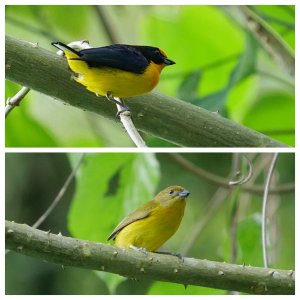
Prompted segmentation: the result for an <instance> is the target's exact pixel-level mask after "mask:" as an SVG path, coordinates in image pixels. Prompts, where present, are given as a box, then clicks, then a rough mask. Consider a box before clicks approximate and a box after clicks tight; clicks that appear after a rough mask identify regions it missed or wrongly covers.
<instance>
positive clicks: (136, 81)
mask: <svg viewBox="0 0 300 300" xmlns="http://www.w3.org/2000/svg"><path fill="white" fill-rule="evenodd" d="M65 54H66V57H67V59H68V64H69V67H70V68H71V70H72V71H73V72H75V73H76V74H77V76H78V77H77V78H75V80H76V81H77V82H78V83H80V84H82V85H84V86H85V87H86V88H87V89H88V90H89V91H91V92H93V93H95V94H98V95H101V96H106V94H107V92H111V94H112V96H114V97H120V98H124V97H131V96H137V95H142V94H146V93H148V92H150V91H151V90H152V89H153V88H154V87H155V86H156V85H157V83H158V81H159V76H160V72H161V70H162V66H160V65H156V64H154V63H153V62H151V63H150V65H149V67H148V68H147V69H146V71H145V72H144V73H143V74H135V73H131V72H127V71H122V70H118V69H114V68H108V67H97V68H95V67H89V66H88V65H87V63H85V62H83V61H80V60H72V59H70V58H74V57H77V56H76V55H75V54H73V53H72V52H69V51H66V52H65Z"/></svg>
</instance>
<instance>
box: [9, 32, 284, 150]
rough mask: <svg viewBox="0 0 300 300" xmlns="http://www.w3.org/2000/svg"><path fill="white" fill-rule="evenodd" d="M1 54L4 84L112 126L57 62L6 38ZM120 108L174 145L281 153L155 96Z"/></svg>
mask: <svg viewBox="0 0 300 300" xmlns="http://www.w3.org/2000/svg"><path fill="white" fill-rule="evenodd" d="M34 45H35V44H34ZM5 48H6V53H5V54H6V55H5V57H6V63H5V67H6V78H7V79H9V80H11V81H14V82H17V83H19V84H21V85H25V86H27V87H29V88H32V89H35V90H37V91H39V92H41V93H44V94H47V95H49V96H51V97H53V98H56V99H58V100H61V101H63V102H65V103H68V104H70V105H72V106H75V107H79V108H81V109H83V110H88V111H91V112H94V113H97V114H100V115H102V116H105V117H108V118H110V119H113V120H115V121H116V122H118V120H117V118H116V116H115V114H116V112H115V111H114V109H115V107H114V106H112V105H111V103H109V102H108V101H107V100H106V99H105V98H104V97H96V96H95V95H94V94H92V93H90V92H88V91H87V90H86V89H85V88H84V87H83V86H81V85H79V84H78V83H76V82H75V81H74V80H71V72H70V71H69V70H68V66H67V63H66V61H65V60H64V59H62V58H61V57H57V56H56V55H55V54H54V53H51V52H49V51H47V50H45V49H41V48H39V47H36V46H33V44H31V43H28V42H26V41H20V40H18V39H16V38H13V37H10V36H6V47H5ZM126 102H127V103H129V106H130V108H131V112H132V118H133V121H134V124H135V125H136V127H137V128H138V129H139V130H141V131H144V132H146V133H149V134H152V135H155V136H157V137H159V138H162V139H165V140H168V141H170V142H172V143H175V144H177V145H181V146H186V147H201V146H204V147H286V145H284V144H282V143H280V142H278V141H275V140H273V139H271V138H269V137H268V136H265V135H263V134H261V133H259V132H257V131H254V130H251V129H248V128H246V127H244V126H241V125H239V124H237V123H235V122H233V121H231V120H228V119H226V118H223V117H221V116H220V115H218V114H215V113H212V112H209V111H207V110H205V109H202V108H199V107H197V106H195V105H191V104H189V103H186V102H183V101H180V100H178V99H175V98H172V97H168V96H165V95H162V94H159V93H150V94H148V95H144V96H139V97H132V98H130V99H129V100H127V101H126Z"/></svg>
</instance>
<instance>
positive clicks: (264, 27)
mask: <svg viewBox="0 0 300 300" xmlns="http://www.w3.org/2000/svg"><path fill="white" fill-rule="evenodd" d="M238 8H239V11H240V12H241V13H242V15H243V16H244V17H245V19H246V23H247V25H248V28H249V30H251V31H252V32H253V34H254V35H255V36H256V38H257V40H258V41H259V42H260V44H261V45H262V46H263V47H264V48H265V50H266V51H267V52H268V53H269V54H270V55H271V56H273V57H274V58H275V60H276V61H277V62H278V63H279V64H280V66H281V67H283V68H284V69H285V70H286V72H287V73H288V74H289V75H290V76H291V77H292V78H295V54H294V51H293V50H292V49H291V48H290V46H289V45H288V44H287V43H286V42H285V41H284V39H283V38H282V37H281V36H280V35H279V34H278V33H277V32H275V30H273V29H272V27H271V26H270V25H269V24H268V23H267V22H265V21H264V20H263V19H262V18H261V17H260V16H259V15H258V14H257V13H256V12H255V11H254V10H253V9H252V8H251V6H247V5H240V6H238Z"/></svg>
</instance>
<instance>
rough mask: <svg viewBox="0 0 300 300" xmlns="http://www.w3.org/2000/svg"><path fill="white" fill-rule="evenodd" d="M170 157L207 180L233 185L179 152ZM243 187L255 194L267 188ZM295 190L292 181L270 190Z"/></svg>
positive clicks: (277, 191)
mask: <svg viewBox="0 0 300 300" xmlns="http://www.w3.org/2000/svg"><path fill="white" fill-rule="evenodd" d="M168 155H169V157H171V158H172V159H174V160H175V161H176V162H177V163H178V164H179V165H180V166H181V167H183V168H184V169H186V170H188V171H189V172H191V173H193V174H195V175H196V176H199V177H201V178H204V179H206V180H207V181H209V182H211V183H213V184H215V185H218V186H222V187H224V188H226V189H232V186H231V185H230V184H229V180H228V179H227V178H224V177H221V176H218V175H215V174H213V173H210V172H208V171H206V170H204V169H202V168H200V167H198V166H197V165H195V164H193V163H192V162H191V161H189V160H187V159H186V158H184V157H183V156H182V155H180V154H178V153H169V154H168ZM241 188H242V189H243V191H244V192H248V193H255V194H263V193H264V190H265V186H264V185H249V184H245V185H242V186H241ZM294 192H295V184H294V183H292V182H289V183H283V184H282V185H279V186H276V187H272V188H270V190H269V193H270V194H277V193H294Z"/></svg>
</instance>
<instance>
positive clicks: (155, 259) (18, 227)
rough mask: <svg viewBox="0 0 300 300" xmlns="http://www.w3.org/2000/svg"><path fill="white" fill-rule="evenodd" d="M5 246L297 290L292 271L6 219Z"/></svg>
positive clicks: (222, 284)
mask: <svg viewBox="0 0 300 300" xmlns="http://www.w3.org/2000/svg"><path fill="white" fill-rule="evenodd" d="M5 236H6V237H5V241H6V247H7V248H9V249H11V250H13V251H16V252H19V253H20V254H24V255H28V256H33V257H38V258H41V259H43V260H47V261H49V262H53V263H57V264H62V265H65V266H74V267H81V268H86V269H92V270H99V271H105V272H110V273H116V274H119V275H122V276H126V277H129V278H150V279H153V280H160V281H168V282H175V283H181V284H184V285H200V286H207V287H212V288H217V289H225V290H235V291H240V292H245V293H251V294H281V295H282V294H294V293H295V276H294V272H293V271H284V270H275V269H264V268H257V267H250V266H249V267H246V266H242V265H241V266H240V265H233V264H227V263H220V262H213V261H208V260H200V259H194V258H184V261H183V260H181V259H178V258H177V257H174V256H171V255H162V254H155V253H147V254H146V255H145V254H144V253H141V252H139V251H134V250H131V249H129V250H127V249H121V248H118V247H114V246H110V245H105V244H101V243H93V242H89V241H83V240H78V239H73V238H69V237H63V236H61V235H55V234H51V233H49V232H44V231H41V230H38V229H34V228H31V227H30V226H28V225H25V224H17V223H14V222H9V221H5Z"/></svg>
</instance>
